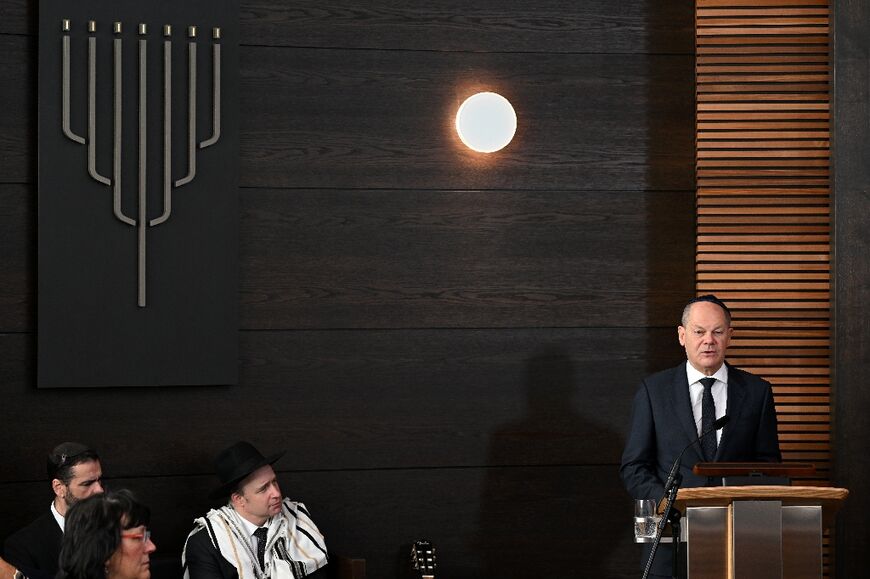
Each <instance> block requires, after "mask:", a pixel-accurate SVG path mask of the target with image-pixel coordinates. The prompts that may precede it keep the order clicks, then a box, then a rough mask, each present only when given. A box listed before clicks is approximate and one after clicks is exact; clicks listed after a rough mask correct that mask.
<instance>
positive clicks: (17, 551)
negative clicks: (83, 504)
mask: <svg viewBox="0 0 870 579" xmlns="http://www.w3.org/2000/svg"><path fill="white" fill-rule="evenodd" d="M47 471H48V480H49V481H51V489H52V491H54V500H53V501H52V502H51V506H50V507H49V509H48V510H47V511H44V512H43V513H42V516H40V517H39V518H37V519H36V520H35V521H33V522H32V523H30V524H29V525H27V526H26V527H24V528H22V529H19V530H18V531H16V532H15V533H13V534H12V535H10V536H9V538H8V539H6V543H5V545H4V550H3V556H4V557H5V558H6V560H7V561H8V562H9V563H10V564H11V565H14V566H15V567H17V568H18V569H20V570H21V571H22V572H23V573H24V575H26V576H28V577H30V579H53V578H54V576H55V575H56V574H57V559H58V557H59V556H60V543H61V540H62V539H63V526H64V517H65V516H66V512H67V510H69V508H70V507H71V506H73V505H74V504H75V503H76V502H78V501H80V500H82V499H86V498H88V497H89V496H91V495H95V494H98V493H102V492H103V469H102V467H101V466H100V457H99V456H97V453H96V452H94V451H93V450H92V449H90V448H88V447H87V446H85V445H84V444H80V443H78V442H64V443H61V444H59V445H57V446H56V447H55V448H54V450H52V451H51V454H49V455H48V464H47Z"/></svg>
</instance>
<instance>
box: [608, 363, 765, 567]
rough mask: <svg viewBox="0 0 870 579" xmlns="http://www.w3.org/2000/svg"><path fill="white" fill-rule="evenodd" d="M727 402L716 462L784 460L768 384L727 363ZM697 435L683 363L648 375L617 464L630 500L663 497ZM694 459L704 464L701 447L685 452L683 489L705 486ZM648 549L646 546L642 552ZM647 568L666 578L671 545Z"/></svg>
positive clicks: (640, 391) (659, 553)
mask: <svg viewBox="0 0 870 579" xmlns="http://www.w3.org/2000/svg"><path fill="white" fill-rule="evenodd" d="M727 405H728V408H727V409H726V411H725V414H727V415H728V416H729V417H730V420H729V421H728V424H726V425H725V427H724V428H723V430H722V438H721V440H720V442H719V447H718V449H717V451H716V459H715V460H716V461H717V462H754V461H770V462H779V461H780V460H782V455H781V454H780V451H779V438H778V436H777V433H776V410H775V408H774V405H773V390H772V389H771V387H770V384H769V383H768V382H766V381H765V380H762V379H761V378H759V377H758V376H754V375H752V374H750V373H748V372H744V371H743V370H739V369H737V368H735V367H733V366H731V365H730V364H728V403H727ZM711 436H713V435H711ZM697 438H698V430H697V429H696V428H695V418H694V416H693V414H692V402H691V399H690V397H689V381H688V378H686V363H683V364H680V365H679V366H677V367H676V368H671V369H670V370H665V371H663V372H659V373H658V374H653V375H652V376H649V377H648V378H646V379H645V380H644V381H643V382H642V383H641V385H640V388H639V389H638V391H637V394H636V395H635V397H634V405H633V408H632V414H631V430H630V432H629V434H628V440H627V441H626V443H625V450H624V451H623V453H622V464H621V466H620V468H619V474H620V476H621V477H622V483H623V485H624V486H625V489H626V490H627V491H628V493H629V494H630V495H631V496H632V498H635V499H655V500H659V499H661V498H662V495H663V494H664V485H665V481H666V480H667V478H668V473H669V472H670V470H671V466H672V465H673V463H674V461H675V460H676V459H677V456H678V455H679V454H680V452H681V451H682V450H683V449H684V448H685V447H686V446H687V445H689V444H691V443H692V441H694V440H695V439H697ZM698 462H704V458H703V455H702V451H701V449H700V446H699V445H697V444H695V445H693V446H692V447H691V448H689V449H688V450H687V451H686V453H685V454H684V455H683V460H682V464H681V468H680V472H681V473H682V475H683V484H682V486H683V487H699V486H706V485H707V478H706V477H699V476H697V475H696V474H694V473H693V472H692V467H693V466H694V465H695V463H698ZM648 552H649V548H647V549H645V553H648ZM644 560H645V559H644ZM651 571H652V573H654V574H657V575H666V576H670V574H671V551H670V548H669V547H667V546H665V545H662V548H660V549H659V551H658V553H657V554H656V561H655V564H654V565H653V568H652V570H651Z"/></svg>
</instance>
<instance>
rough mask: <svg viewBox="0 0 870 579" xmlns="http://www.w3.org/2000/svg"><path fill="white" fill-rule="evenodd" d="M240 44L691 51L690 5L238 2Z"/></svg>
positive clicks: (15, 10) (6, 15)
mask: <svg viewBox="0 0 870 579" xmlns="http://www.w3.org/2000/svg"><path fill="white" fill-rule="evenodd" d="M239 4H240V6H239V24H240V28H241V43H242V44H243V45H258V46H295V47H300V46H308V47H318V48H349V49H376V50H377V49H380V50H430V51H478V50H480V47H482V46H483V47H486V49H487V50H489V51H501V52H526V53H528V52H561V53H566V52H575V53H589V52H621V53H634V54H636V53H642V52H661V53H677V52H681V53H683V54H691V51H692V38H693V22H692V5H691V4H687V3H685V2H678V1H677V0H667V1H665V0H661V1H659V2H656V3H655V4H654V5H649V4H647V3H646V2H642V1H641V0H627V1H626V2H620V3H618V4H614V3H613V2H610V1H609V0H592V1H587V2H583V3H581V4H577V3H571V2H566V1H565V0H541V1H539V2H536V3H534V4H529V3H525V2H518V1H516V0H513V1H510V2H507V3H506V2H504V1H495V0H489V1H484V2H476V3H475V4H473V5H469V4H468V3H465V2H460V1H459V0H433V1H432V2H427V3H426V4H425V5H422V4H415V3H406V2H397V1H382V2H362V3H361V2H352V1H350V0H323V1H315V0H297V1H295V2H293V3H292V4H288V3H285V2H280V1H277V0H241V1H240V3H239ZM36 26H37V23H36V4H34V3H33V2H29V1H28V0H3V2H2V12H0V34H30V35H35V34H36Z"/></svg>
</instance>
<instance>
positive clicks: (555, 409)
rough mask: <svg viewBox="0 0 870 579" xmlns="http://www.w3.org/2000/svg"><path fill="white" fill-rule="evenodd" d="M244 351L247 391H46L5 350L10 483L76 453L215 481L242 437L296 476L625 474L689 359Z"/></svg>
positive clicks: (439, 336)
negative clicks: (529, 469) (449, 470)
mask: <svg viewBox="0 0 870 579" xmlns="http://www.w3.org/2000/svg"><path fill="white" fill-rule="evenodd" d="M241 338H242V339H241V346H242V348H241V349H242V368H241V380H240V382H241V385H240V386H235V387H233V386H227V387H216V388H209V389H202V388H193V387H190V388H184V387H178V388H164V389H160V390H154V389H143V388H137V389H127V390H123V391H102V390H99V389H89V390H85V391H67V390H48V391H46V390H36V389H35V388H33V387H32V380H33V372H34V367H33V361H32V358H33V345H32V340H31V337H30V336H27V335H8V334H7V335H0V375H2V376H3V377H4V391H3V401H4V408H5V409H6V412H7V417H8V418H7V423H6V430H5V435H4V436H5V437H6V438H5V440H6V441H7V446H8V448H9V453H8V454H9V463H10V464H14V465H16V466H15V468H14V469H13V468H9V469H2V470H0V482H2V481H9V480H20V479H22V478H23V479H28V480H34V479H41V478H42V476H43V474H42V473H43V472H44V456H45V454H46V453H47V452H48V450H49V449H51V448H52V447H53V446H54V445H56V444H57V443H58V442H60V441H62V440H81V441H84V442H87V443H90V444H92V445H94V446H95V447H96V448H97V449H98V450H99V451H100V453H101V455H102V456H104V458H105V460H106V462H107V472H109V473H110V474H112V475H115V476H131V475H142V474H147V473H149V472H160V473H163V474H181V473H191V472H201V469H202V468H203V466H202V465H204V464H209V461H210V458H209V456H210V455H211V454H213V453H215V452H216V451H217V450H218V449H220V448H222V447H224V446H226V445H228V444H230V443H232V442H233V441H234V440H235V439H236V438H238V437H240V436H246V437H249V438H250V439H251V441H252V442H253V443H255V444H258V443H260V442H265V441H269V440H286V441H287V444H289V445H291V447H292V448H293V457H294V462H293V464H294V467H295V468H298V469H323V468H329V469H331V468H403V467H458V466H463V467H464V466H479V465H482V464H488V463H492V464H501V465H554V464H599V463H605V462H606V463H614V464H616V463H617V462H618V459H619V456H620V455H621V453H622V447H623V443H624V438H625V430H626V428H627V426H628V415H629V412H630V405H631V399H632V396H633V394H634V391H635V389H636V388H637V385H638V384H639V382H640V379H641V378H642V377H643V376H645V375H646V374H648V373H649V372H650V371H651V370H653V369H662V368H666V367H669V366H670V365H672V364H674V363H676V362H677V361H679V359H680V357H681V356H680V351H679V346H678V345H677V343H676V336H675V332H673V331H672V330H670V329H667V330H639V329H598V330H589V329H587V330H582V329H546V328H544V329H529V330H385V331H339V330H332V331H303V332H244V333H242V335H241ZM34 415H38V416H39V428H38V429H34V428H32V423H33V416H34ZM245 433H247V434H245Z"/></svg>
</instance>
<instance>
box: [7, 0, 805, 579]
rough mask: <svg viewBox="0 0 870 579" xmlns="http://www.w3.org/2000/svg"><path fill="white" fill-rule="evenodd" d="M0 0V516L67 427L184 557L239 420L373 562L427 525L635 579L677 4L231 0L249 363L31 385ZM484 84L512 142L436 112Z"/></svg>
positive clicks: (19, 130) (681, 55) (676, 282)
mask: <svg viewBox="0 0 870 579" xmlns="http://www.w3.org/2000/svg"><path fill="white" fill-rule="evenodd" d="M0 9H2V10H3V13H2V16H3V17H2V18H0V48H2V49H3V50H0V72H2V73H3V75H4V78H8V79H12V81H13V82H11V83H3V84H2V88H0V91H2V95H3V102H4V105H6V106H4V108H3V109H2V110H0V128H2V129H3V130H2V133H0V134H2V136H0V181H2V182H4V183H9V184H10V185H7V186H5V187H0V228H2V233H0V236H2V237H0V241H2V247H3V249H4V255H8V254H11V253H14V255H15V257H14V258H12V259H4V260H0V276H2V279H3V280H4V290H2V291H3V292H4V293H3V294H2V300H0V377H2V389H3V396H4V409H7V408H9V409H12V410H11V414H12V422H11V423H10V425H9V429H8V432H10V433H12V434H11V436H12V439H10V441H9V443H8V445H9V447H10V448H13V449H15V453H16V454H15V457H13V458H12V459H10V460H9V461H8V464H10V465H14V468H10V469H3V470H2V471H0V477H2V478H0V493H2V494H3V496H12V497H15V498H16V499H22V500H18V501H14V500H5V501H3V504H4V505H6V507H4V508H3V509H2V510H0V539H2V538H4V537H5V536H6V535H7V534H8V532H9V531H11V530H12V529H13V528H15V527H17V526H18V523H19V522H21V521H23V519H21V517H22V516H23V515H22V514H21V513H23V512H25V511H27V512H29V510H30V509H31V508H33V509H41V508H44V502H45V495H44V494H43V492H44V490H43V489H44V487H43V485H44V483H43V482H41V479H42V476H43V475H42V472H41V471H42V465H41V464H40V462H41V461H39V460H34V457H39V456H42V455H43V454H44V453H45V451H46V450H47V449H48V448H49V447H50V446H52V445H53V444H55V443H56V442H58V441H59V440H62V439H69V438H80V439H84V440H86V441H91V442H93V443H94V444H95V445H96V446H97V447H98V448H99V449H100V450H101V452H102V453H103V455H104V457H105V459H106V467H107V471H108V473H109V474H110V475H111V476H112V477H113V479H114V480H113V484H117V485H126V484H127V483H128V482H129V486H133V487H134V488H137V489H142V490H141V492H142V493H146V494H145V496H144V498H145V500H146V502H149V503H150V504H151V505H152V506H153V507H154V508H155V512H157V513H160V519H161V521H163V522H161V523H160V525H159V526H160V529H161V530H160V531H159V533H158V536H164V537H166V538H165V539H161V540H163V544H162V545H161V551H160V552H161V553H162V554H163V555H164V556H167V555H168V556H177V554H178V551H179V550H180V544H181V539H182V538H183V536H184V533H186V531H187V530H188V529H189V526H190V518H191V517H192V516H194V514H199V513H201V512H202V511H203V510H204V509H205V508H206V506H207V504H206V502H205V501H204V496H205V492H206V491H207V490H208V489H210V487H211V484H212V483H211V482H210V481H211V477H210V476H209V475H208V470H209V462H210V459H211V455H212V454H213V453H214V451H215V450H217V449H219V448H220V447H222V446H223V445H225V444H227V443H229V442H230V441H232V440H234V439H235V438H237V437H238V436H240V433H247V434H245V436H247V437H248V438H251V439H252V441H253V442H255V443H257V444H259V445H260V446H263V447H264V448H265V447H267V446H272V445H273V443H274V444H281V445H283V446H286V447H287V448H289V449H291V454H294V455H295V461H294V462H293V463H292V464H288V465H284V466H281V467H280V469H281V470H282V474H281V479H282V483H283V484H284V485H285V490H287V492H288V494H291V495H295V496H297V497H299V498H301V499H303V500H306V502H308V503H309V506H311V507H312V509H314V510H315V512H316V513H318V512H320V513H322V515H317V516H318V520H323V521H324V522H325V523H326V525H327V527H328V528H329V529H330V531H329V532H330V536H331V537H333V538H334V544H336V545H337V546H338V548H339V549H340V550H341V551H343V552H347V553H350V554H353V555H359V556H363V557H367V558H368V559H369V561H370V576H375V577H390V576H399V575H400V574H401V571H400V566H402V565H404V561H400V558H401V556H402V555H401V553H402V552H403V550H404V549H405V547H406V546H407V545H406V543H408V542H410V541H411V540H412V539H414V538H416V537H417V536H421V535H422V536H429V537H430V538H432V539H433V540H435V541H436V543H438V544H439V545H443V546H444V548H443V549H442V553H443V554H444V559H443V566H442V569H444V570H445V571H449V572H450V576H453V577H478V576H481V575H484V576H485V575H493V576H495V575H504V576H510V575H511V574H512V573H513V572H514V571H515V570H517V569H521V570H522V571H523V573H525V574H535V575H537V574H547V575H549V576H553V577H560V576H563V577H568V576H572V577H573V576H575V575H576V568H577V567H578V566H583V567H584V568H586V569H589V570H590V571H592V573H593V574H596V575H598V576H608V577H629V576H636V573H637V569H638V565H639V559H640V556H639V552H638V550H637V548H636V547H637V546H636V545H633V544H631V543H630V527H628V526H627V525H626V524H625V522H624V521H627V520H628V517H629V515H628V514H627V512H626V513H624V514H616V511H614V505H622V506H621V507H619V506H617V507H616V509H617V510H619V509H623V510H625V509H627V508H629V507H628V505H629V502H628V499H627V497H626V496H625V495H624V492H623V491H622V490H621V485H620V484H619V481H618V478H617V463H618V457H619V453H620V452H621V449H622V444H623V439H624V429H625V427H626V426H627V421H628V406H629V404H630V400H631V397H632V394H633V392H634V389H635V387H636V384H637V382H638V380H639V379H640V377H641V376H643V375H645V374H647V373H649V372H650V371H652V370H658V369H661V368H664V367H668V366H670V365H672V364H673V363H674V360H677V359H679V358H680V357H681V356H682V354H681V352H680V349H679V347H678V345H677V344H676V340H675V339H674V338H675V336H674V331H673V326H674V325H675V323H676V317H677V316H678V310H679V308H680V306H681V304H682V303H683V302H684V299H685V297H687V295H688V294H689V293H690V292H691V290H692V288H691V283H692V277H691V273H690V272H691V263H692V254H691V241H690V237H691V235H692V228H691V221H692V206H691V205H692V193H691V192H692V191H693V190H694V175H693V172H692V169H691V167H692V159H693V155H692V142H693V139H692V128H691V112H692V107H693V98H692V83H691V81H690V79H691V78H692V71H693V68H692V50H691V42H692V40H691V39H692V30H693V28H692V13H691V6H690V5H686V4H685V3H682V2H677V1H675V0H671V1H668V2H657V3H654V4H653V5H651V4H649V3H646V2H640V1H638V0H631V1H629V2H626V3H612V2H607V1H606V0H595V1H594V2H587V3H583V5H582V6H577V5H574V4H571V5H567V4H565V3H564V2H563V1H562V0H554V1H551V2H545V3H538V4H535V5H534V6H532V5H528V4H524V5H522V6H520V5H519V4H514V5H505V4H504V2H498V3H495V2H491V3H490V4H489V5H488V6H487V5H480V4H478V5H476V6H473V7H471V6H468V5H465V4H463V5H459V4H457V3H455V2H440V3H436V4H429V5H427V6H426V7H418V6H411V5H407V4H401V5H399V4H395V5H393V4H391V3H362V4H360V3H354V4H353V5H352V6H351V5H350V4H343V3H341V2H331V3H329V4H326V5H324V4H322V3H320V4H317V5H316V6H315V5H314V4H313V3H310V2H304V3H300V4H296V5H294V9H293V10H288V9H287V8H286V7H284V6H283V5H280V3H277V2H265V3H260V4H256V5H254V4H248V5H244V4H243V7H242V10H241V13H240V18H241V21H242V28H243V30H244V32H243V34H244V35H245V38H244V39H243V47H242V51H243V60H244V64H243V79H242V86H241V88H242V91H243V96H242V101H243V106H242V115H243V116H242V126H243V127H244V131H245V132H244V134H243V138H244V139H245V143H244V144H243V154H242V159H241V163H242V173H243V175H245V177H243V190H242V210H243V213H242V216H241V219H242V223H241V226H242V237H241V238H242V249H243V254H244V255H243V264H242V279H243V285H242V293H241V299H242V312H243V318H244V323H243V327H244V329H243V331H242V332H240V340H241V345H242V348H241V349H242V352H243V356H242V384H241V386H240V387H238V388H202V389H199V388H180V389H159V390H145V389H131V390H129V391H124V392H123V393H120V392H114V391H103V390H95V389H81V390H77V391H75V392H68V393H59V392H40V393H37V392H36V391H35V389H33V388H32V384H33V372H34V370H33V368H34V360H35V356H36V353H35V350H34V346H33V342H34V340H33V335H32V333H31V332H32V328H33V320H34V319H35V318H34V316H35V312H33V305H32V304H33V296H32V293H33V291H34V290H33V286H32V284H33V280H32V275H33V274H32V272H33V271H34V270H33V269H32V268H33V263H34V260H35V251H36V247H35V245H34V244H33V242H32V241H28V239H32V235H33V227H34V225H33V223H34V222H35V211H36V206H35V201H34V197H33V195H34V194H35V183H34V178H35V167H36V159H35V154H34V151H35V141H34V137H33V135H34V134H35V128H36V122H37V115H36V110H35V80H34V79H35V72H36V70H35V57H36V50H35V42H34V40H35V34H36V30H35V27H34V26H35V12H34V9H33V4H32V3H29V4H28V3H25V2H23V0H2V1H0ZM542 15H548V19H547V21H546V22H543V21H542V19H541V16H542ZM553 23H555V26H553ZM28 35H30V38H29V37H28ZM396 48H398V49H399V50H396ZM475 86H487V87H490V88H499V87H507V88H508V89H510V94H509V96H514V98H515V99H516V101H515V104H517V105H518V110H519V111H520V114H521V116H522V115H525V116H524V117H523V118H524V119H525V121H524V122H525V123H526V124H525V125H524V126H523V130H522V131H521V134H520V135H519V138H518V140H517V141H516V143H515V145H512V147H513V149H511V150H508V151H506V152H505V154H504V155H502V156H501V157H500V160H499V163H492V162H489V163H487V162H482V161H481V160H480V158H479V157H477V158H476V157H472V156H471V155H470V154H469V153H466V152H465V151H463V150H462V149H460V148H459V147H458V145H457V141H456V139H455V137H454V136H453V132H452V128H451V127H450V119H451V118H452V114H453V110H455V106H457V105H458V104H459V100H460V98H461V97H463V96H466V94H465V91H466V90H468V89H471V88H473V87H475ZM753 122H754V121H753ZM780 129H781V128H780V127H771V128H770V130H772V131H773V130H780ZM424 136H425V137H426V138H424ZM770 138H771V140H775V139H779V138H780V137H779V136H771V137H770ZM277 188H282V189H280V190H279V189H277ZM810 217H812V216H810ZM808 225H812V226H815V225H814V224H808ZM808 242H809V241H808ZM646 246H649V249H647V250H643V249H640V248H643V247H646ZM7 249H9V250H11V251H9V252H7V251H6V250H7ZM627 270H631V276H629V275H626V271H627ZM7 280H10V282H11V283H8V284H6V283H5V282H6V281H7ZM300 287H301V288H306V290H307V293H305V292H302V291H300V290H299V288H300ZM670 312H673V317H672V318H671V317H669V315H668V314H669V313H670ZM555 326H558V327H555ZM2 332H6V333H2ZM170 390H171V391H170ZM572 396H573V398H571V397H572ZM264 407H265V408H266V409H267V410H266V411H265V414H263V413H262V410H261V409H262V408H264ZM34 417H35V418H34ZM35 422H38V425H39V427H38V428H34V427H33V425H34V423H35ZM107 433H108V434H107ZM125 478H126V480H124V479H125ZM28 489H31V490H28ZM36 489H38V492H37V490H36ZM297 489H298V491H299V492H298V493H297V492H296V491H297ZM420 491H423V492H420ZM25 495H26V496H27V497H31V498H28V499H26V500H23V497H24V496H25ZM421 495H423V497H424V498H423V499H422V500H421V499H420V497H421ZM309 497H311V498H310V499H309ZM427 497H428V499H427ZM25 502H26V504H25ZM25 514H26V513H25ZM16 516H17V517H18V519H16V518H15V517H16ZM397 517H398V519H397ZM397 520H398V523H399V524H397ZM16 521H17V522H16ZM517 521H521V522H530V521H531V522H532V523H530V524H533V523H537V522H539V521H542V522H544V523H546V525H542V526H547V529H544V530H542V531H541V532H540V533H538V534H537V535H534V534H530V536H529V537H508V536H506V535H505V532H506V530H508V531H509V530H514V529H515V525H516V522H517ZM590 521H594V523H592V522H590ZM580 525H582V527H581V526H580ZM590 525H597V526H598V527H599V530H600V531H601V532H600V534H592V533H589V532H588V529H589V528H590ZM457 529H458V531H459V532H457ZM488 537H492V539H490V538H488ZM510 541H519V542H514V543H510ZM523 541H527V542H523ZM542 541H545V542H546V544H544V543H543V542H542ZM508 543H510V545H511V546H512V547H513V551H510V550H507V551H506V550H505V548H504V545H506V544H508ZM345 547H346V548H345ZM355 547H359V548H355ZM555 548H558V549H559V551H558V552H555V551H554V550H553V549H555ZM173 551H175V553H173ZM361 551H362V552H361ZM522 552H544V553H547V554H548V558H547V560H546V561H545V562H544V563H541V567H539V568H535V569H531V568H529V567H528V565H529V564H530V560H517V559H516V558H515V557H514V556H513V554H512V553H522ZM578 563H579V565H578ZM156 579H159V577H157V578H156Z"/></svg>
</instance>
